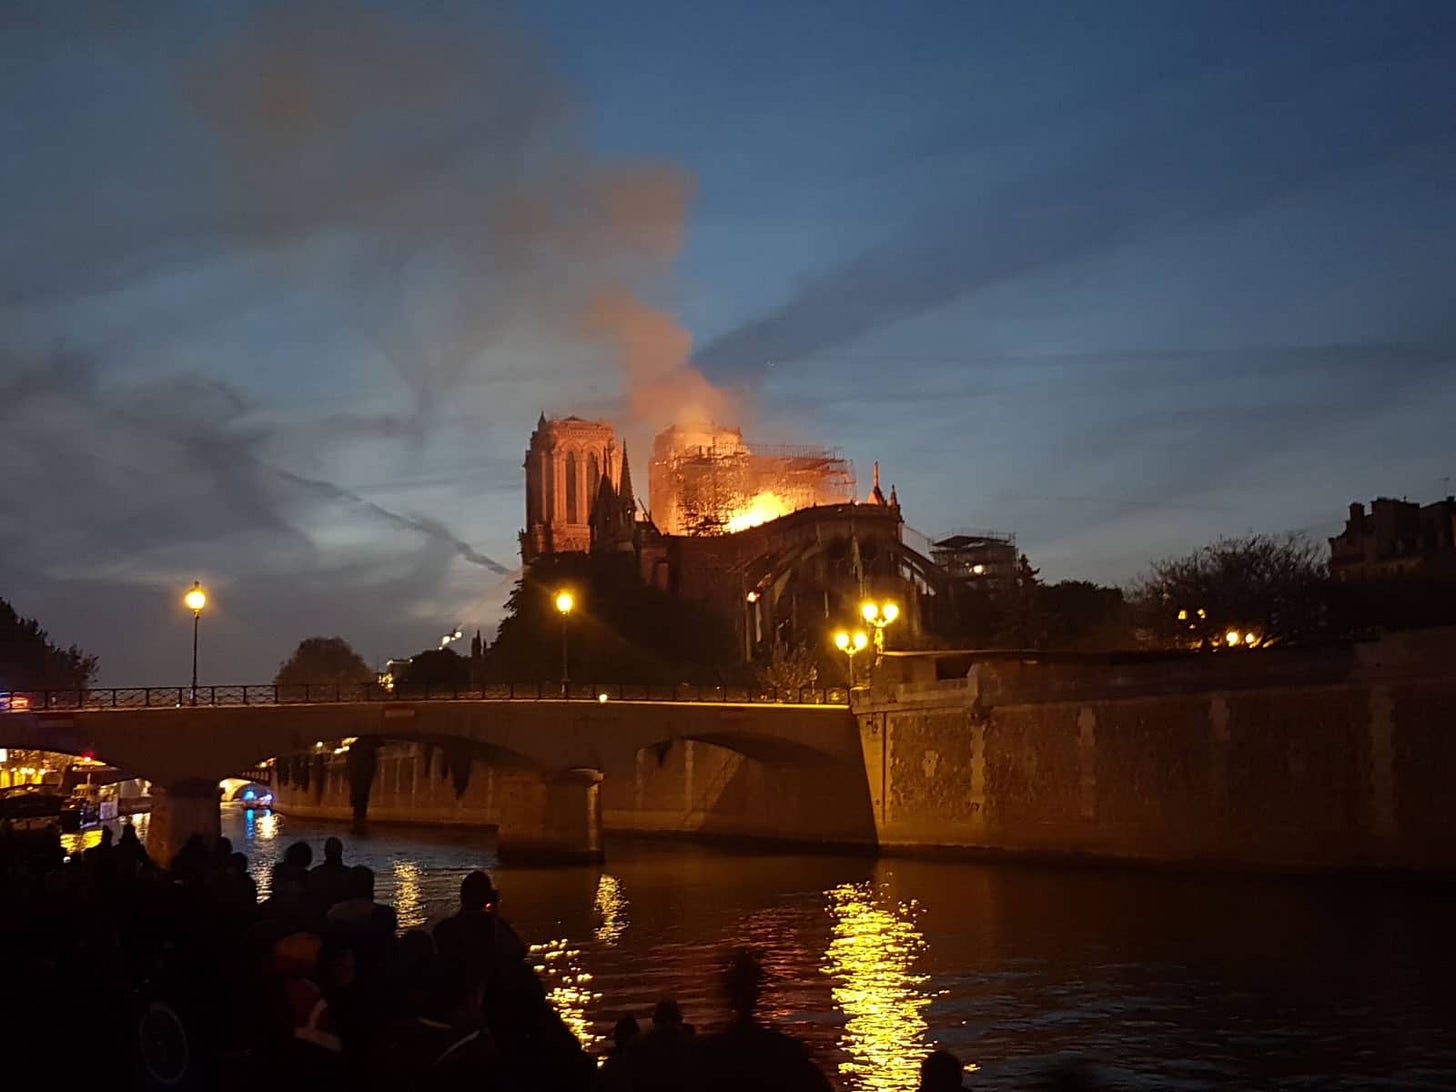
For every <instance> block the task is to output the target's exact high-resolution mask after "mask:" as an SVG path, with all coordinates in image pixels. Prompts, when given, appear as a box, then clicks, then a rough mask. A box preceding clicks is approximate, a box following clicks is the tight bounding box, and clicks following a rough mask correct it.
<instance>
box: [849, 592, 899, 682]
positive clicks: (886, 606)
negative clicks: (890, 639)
mask: <svg viewBox="0 0 1456 1092" xmlns="http://www.w3.org/2000/svg"><path fill="white" fill-rule="evenodd" d="M859 615H860V617H861V618H863V619H864V620H865V621H866V622H868V623H869V624H870V625H872V626H874V627H875V666H876V667H879V666H880V660H881V658H882V657H883V656H884V655H885V627H886V626H888V625H889V624H890V623H891V622H893V621H894V620H895V619H896V618H898V617H900V607H899V605H898V604H895V603H892V602H890V601H889V600H888V599H887V600H885V601H884V602H883V603H876V602H875V601H874V600H873V599H866V600H865V601H864V602H863V603H861V604H860V605H859Z"/></svg>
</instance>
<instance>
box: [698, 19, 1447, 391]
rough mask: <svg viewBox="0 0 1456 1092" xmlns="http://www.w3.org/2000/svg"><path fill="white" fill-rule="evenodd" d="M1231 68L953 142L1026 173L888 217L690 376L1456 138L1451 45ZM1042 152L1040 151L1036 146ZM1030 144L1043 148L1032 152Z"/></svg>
mask: <svg viewBox="0 0 1456 1092" xmlns="http://www.w3.org/2000/svg"><path fill="white" fill-rule="evenodd" d="M1353 37H1354V36H1353V35H1347V36H1345V37H1343V38H1340V37H1337V38H1336V39H1335V40H1334V42H1333V44H1331V42H1323V43H1311V42H1307V41H1305V40H1304V39H1302V38H1301V39H1299V41H1298V49H1297V50H1295V49H1293V48H1290V49H1286V50H1285V51H1283V52H1282V53H1275V54H1274V55H1273V56H1266V57H1262V58H1260V60H1261V61H1263V62H1266V63H1265V65H1264V67H1263V68H1262V69H1260V68H1259V67H1258V65H1256V64H1255V63H1254V61H1253V58H1252V55H1251V56H1250V58H1249V63H1246V64H1241V65H1239V66H1238V67H1225V66H1224V63H1222V62H1220V63H1218V64H1214V63H1210V62H1208V61H1206V60H1205V61H1204V62H1203V63H1202V64H1201V65H1199V66H1194V67H1193V68H1192V69H1191V71H1189V72H1187V73H1184V74H1183V75H1181V76H1180V77H1178V78H1176V79H1169V78H1166V77H1163V76H1159V77H1158V79H1157V81H1156V82H1148V83H1145V84H1143V85H1142V86H1141V87H1140V88H1138V92H1139V93H1138V94H1136V95H1131V94H1128V93H1127V91H1126V90H1125V89H1119V90H1118V93H1117V97H1116V98H1115V99H1112V100H1104V101H1100V102H1090V103H1085V104H1083V105H1082V106H1081V107H1080V108H1079V109H1076V110H1073V111H1072V112H1071V113H1070V120H1069V121H1068V122H1067V123H1066V124H1064V125H1060V126H1058V125H1055V124H1053V123H1048V125H1047V128H1046V130H1045V131H1043V132H1041V133H1040V134H1027V133H1024V132H1022V133H1018V134H1017V135H1018V139H1019V140H1020V142H1021V145H1022V146H1021V147H1018V148H1017V149H1016V154H1015V155H1014V156H1012V155H1011V154H1010V153H1011V149H1010V148H1009V147H1008V146H1005V145H996V144H990V145H982V146H975V145H964V144H959V143H956V142H957V141H959V140H960V139H962V134H960V133H956V132H952V133H947V134H946V135H945V139H946V140H947V142H948V144H947V145H946V147H944V148H942V149H939V150H936V149H932V148H928V147H922V148H921V150H920V153H921V154H924V155H931V154H936V153H937V151H938V152H939V154H941V155H944V156H947V157H949V158H952V159H955V160H963V161H968V162H970V163H972V164H980V163H982V162H987V161H989V162H993V163H994V162H995V161H996V159H997V157H998V156H1005V157H1006V158H1007V159H1008V161H1009V162H1025V163H1026V164H1027V165H1026V166H1024V167H1022V168H1021V169H1020V170H1019V171H1018V173H1017V174H1016V175H1015V176H1014V177H1012V178H1011V179H1010V180H1009V181H1007V182H1005V183H1003V184H1001V185H999V186H998V187H996V188H990V189H988V188H987V186H986V185H985V184H984V183H982V182H981V181H980V177H981V174H982V173H985V172H981V171H977V170H970V171H967V172H965V179H964V184H961V185H954V186H952V187H951V193H950V194H949V196H944V197H942V198H940V199H938V200H934V201H929V202H925V203H924V204H922V205H920V206H918V207H915V208H905V209H897V208H895V207H893V206H892V207H891V208H889V209H888V210H886V216H887V218H888V219H889V220H890V223H891V225H892V227H891V231H890V233H889V234H890V238H889V239H888V240H887V241H886V242H884V243H881V244H878V245H875V246H873V247H871V248H869V249H867V250H864V251H861V252H860V253H858V254H856V255H855V256H853V257H851V258H850V259H848V260H846V261H844V262H842V263H840V264H838V265H835V266H832V267H830V268H828V269H825V270H823V271H822V272H820V273H818V274H817V275H815V276H812V277H810V278H808V279H807V280H805V281H804V282H803V283H802V284H801V285H799V286H798V287H797V289H796V290H795V291H794V292H793V293H792V294H791V295H790V297H789V298H788V299H787V300H786V301H785V302H784V303H782V304H781V305H779V306H777V307H775V308H773V309H772V310H770V311H769V312H768V313H766V314H763V315H760V316H758V317H756V318H753V319H751V320H749V321H747V322H745V323H743V324H742V325H740V326H739V327H737V328H735V329H732V330H729V331H727V332H726V333H724V334H722V335H721V336H719V337H717V338H716V339H715V340H713V341H712V342H710V343H708V344H706V345H704V346H703V347H701V348H700V350H699V351H698V353H697V355H696V357H695V362H696V363H697V364H698V365H699V366H700V367H701V368H703V369H704V370H705V371H706V372H707V374H708V375H710V376H711V377H715V378H718V379H723V380H726V379H730V378H731V379H734V380H738V381H746V380H753V379H757V378H759V377H760V376H761V374H762V369H763V368H764V366H765V365H766V364H768V363H770V362H771V363H773V364H775V365H778V364H783V363H788V362H793V361H797V360H803V359H805V358H808V357H811V356H813V355H814V354H816V353H819V352H821V351H823V350H825V349H828V348H831V347H835V346H840V345H843V344H845V343H848V342H851V341H853V340H854V339H856V338H859V337H861V336H863V335H865V334H868V333H870V332H872V331H876V330H880V329H882V328H885V327H888V326H890V325H892V324H894V323H897V322H900V321H903V320H906V319H910V318H914V317H916V316H920V315H923V314H925V313H927V312H929V311H931V310H933V309H935V308H937V307H940V306H942V305H944V304H947V303H949V302H951V301H953V300H957V299H960V298H962V297H967V296H970V295H972V294H975V293H978V292H984V291H986V290H988V289H991V288H993V287H995V286H998V285H1002V284H1005V283H1009V282H1015V281H1021V280H1024V279H1027V278H1031V277H1033V276H1034V275H1036V274H1038V273H1040V272H1043V271H1046V270H1050V269H1056V268H1059V267H1062V266H1064V265H1067V264H1068V263H1071V262H1073V261H1077V260H1080V259H1083V258H1086V257H1088V256H1092V255H1097V254H1102V253H1106V252H1108V251H1111V250H1114V249H1116V248H1119V247H1121V246H1124V245H1126V244H1129V243H1131V242H1134V241H1140V240H1145V239H1149V238H1154V237H1157V236H1159V235H1166V234H1170V233H1174V234H1175V233H1178V232H1182V231H1186V230H1188V229H1189V228H1191V227H1194V226H1197V225H1200V224H1206V223H1210V222H1216V221H1220V220H1226V219H1229V218H1234V217H1238V216H1240V215H1244V214H1247V213H1249V212H1251V211H1254V210H1257V209H1260V208H1263V207H1266V206H1268V205H1270V204H1272V203H1275V202H1278V201H1280V200H1281V199H1283V198H1285V197H1287V196H1289V195H1291V194H1294V193H1297V192H1299V191H1301V190H1303V189H1307V188H1309V187H1312V186H1314V185H1316V184H1318V183H1320V182H1321V181H1322V180H1324V179H1327V178H1329V177H1331V176H1334V175H1338V174H1340V173H1342V172H1347V171H1353V170H1358V169H1362V168H1367V167H1370V166H1372V165H1376V164H1379V163H1382V162H1384V161H1387V160H1389V159H1391V158H1392V157H1396V156H1399V155H1401V154H1403V153H1405V152H1407V151H1409V150H1410V149H1412V148H1416V147H1419V146H1422V145H1425V144H1427V143H1431V142H1436V141H1440V140H1443V139H1449V138H1450V137H1451V136H1452V135H1453V133H1456V109H1453V107H1452V106H1451V105H1450V104H1451V102H1452V101H1453V94H1456V80H1453V78H1452V74H1451V69H1450V66H1449V63H1448V61H1447V59H1446V58H1445V57H1443V56H1442V55H1441V47H1440V46H1439V45H1438V44H1436V43H1433V42H1432V41H1430V40H1429V39H1426V40H1419V39H1415V38H1407V39H1401V38H1398V37H1393V36H1392V35H1390V34H1386V33H1379V32H1376V33H1372V34H1371V36H1370V38H1369V39H1368V40H1358V41H1352V39H1353ZM1033 136H1035V137H1037V138H1039V139H1033ZM1027 146H1032V147H1039V149H1040V150H1039V151H1038V152H1037V153H1036V154H1032V153H1029V152H1028V151H1027V150H1026V147H1027Z"/></svg>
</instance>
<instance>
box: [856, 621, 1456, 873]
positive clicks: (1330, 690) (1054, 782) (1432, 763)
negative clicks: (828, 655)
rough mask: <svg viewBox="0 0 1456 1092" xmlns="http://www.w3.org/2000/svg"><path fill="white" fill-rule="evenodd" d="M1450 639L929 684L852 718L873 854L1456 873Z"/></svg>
mask: <svg viewBox="0 0 1456 1092" xmlns="http://www.w3.org/2000/svg"><path fill="white" fill-rule="evenodd" d="M1449 638H1450V635H1449V634H1446V635H1427V636H1426V637H1425V638H1422V639H1420V640H1415V641H1411V640H1404V641H1394V642H1390V641H1387V642H1378V643H1370V644H1368V645H1365V646H1359V647H1356V648H1354V649H1346V650H1344V651H1343V652H1341V653H1340V654H1339V655H1332V654H1330V653H1328V652H1318V653H1311V654H1308V655H1301V654H1296V653H1289V654H1281V655H1280V656H1279V657H1278V658H1273V657H1271V658H1270V659H1268V660H1266V661H1264V662H1265V663H1267V664H1269V665H1270V670H1269V671H1263V670H1261V666H1262V665H1261V663H1260V660H1259V657H1260V656H1261V655H1263V653H1260V652H1240V653H1234V654H1224V659H1223V661H1222V663H1219V662H1216V661H1218V660H1219V655H1217V654H1215V655H1213V656H1208V657H1205V658H1204V661H1203V663H1202V664H1200V663H1198V662H1197V661H1196V660H1190V659H1188V658H1182V659H1178V660H1176V661H1170V662H1162V663H1160V662H1148V663H1143V664H1139V663H1136V662H1131V661H1129V662H1123V663H1119V664H1112V663H1105V664H1097V663H1095V662H1089V661H1086V660H1083V661H1079V662H1073V663H1067V662H1062V663H1057V662H1047V663H1041V664H1038V663H1036V662H1035V661H1034V660H1030V659H1028V660H1022V661H1009V660H1005V659H1003V660H1000V661H986V662H982V663H979V664H976V665H975V666H973V667H972V669H971V671H970V674H969V676H968V677H966V678H963V679H952V680H940V681H925V680H924V677H923V673H922V677H921V679H920V680H919V681H910V682H905V683H900V684H892V685H890V686H887V687H882V688H879V689H875V690H871V691H869V692H867V693H865V694H864V695H862V697H861V698H860V700H858V701H857V702H856V704H855V711H856V715H857V717H858V720H859V724H860V734H861V743H862V746H863V749H864V755H865V768H866V775H867V778H868V781H869V786H870V795H871V799H872V806H873V809H874V815H875V823H876V829H877V840H878V842H879V845H880V846H881V848H882V849H885V850H890V851H915V850H922V851H923V850H948V849H949V850H959V851H963V852H973V853H986V854H1023V855H1025V854H1029V855H1037V856H1046V857H1062V858H1065V857H1079V856H1085V857H1100V858H1116V859H1122V860H1138V861H1150V862H1152V861H1156V862H1164V863H1171V862H1178V863H1202V864H1213V865H1232V866H1239V867H1256V868H1258V867H1266V868H1271V869H1293V870H1302V869H1311V870H1329V869H1360V868H1399V869H1413V870H1450V869H1456V822H1453V821H1456V792H1453V780H1456V671H1453V670H1452V668H1453V667H1456V641H1452V640H1450V639H1449ZM1301 659H1302V660H1303V661H1304V664H1305V669H1306V670H1305V671H1304V674H1305V675H1306V676H1307V680H1306V681H1304V682H1301V681H1300V675H1301V667H1300V661H1301ZM1270 677H1273V678H1277V679H1278V680H1279V684H1278V685H1268V684H1267V681H1266V680H1268V679H1269V678H1270ZM1261 681H1264V684H1263V685H1261ZM1039 694H1043V695H1046V696H1047V697H1046V698H1045V699H1044V700H1037V698H1038V695H1039Z"/></svg>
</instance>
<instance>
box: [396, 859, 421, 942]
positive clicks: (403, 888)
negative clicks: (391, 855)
mask: <svg viewBox="0 0 1456 1092" xmlns="http://www.w3.org/2000/svg"><path fill="white" fill-rule="evenodd" d="M421 875H422V873H421V872H420V866H419V865H417V864H415V862H414V861H395V862H394V911H395V913H396V914H397V915H398V917H399V927H400V928H401V929H419V928H422V927H423V926H424V924H425V900H424V897H423V896H422V895H421V893H420V876H421Z"/></svg>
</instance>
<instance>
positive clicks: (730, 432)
mask: <svg viewBox="0 0 1456 1092" xmlns="http://www.w3.org/2000/svg"><path fill="white" fill-rule="evenodd" d="M648 484H649V488H650V490H651V506H652V518H653V521H654V522H655V523H656V524H657V526H658V528H659V529H660V530H662V531H663V532H665V533H666V534H670V535H719V534H732V533H735V532H738V531H743V530H747V529H748V528H749V527H756V526H758V525H759V524H762V523H767V522H768V521H769V520H773V519H777V518H778V517H780V516H784V515H787V514H789V513H790V512H794V511H797V510H799V509H800V508H810V507H813V506H816V505H824V504H843V503H846V502H849V501H852V500H853V499H854V496H855V479H854V468H853V467H852V466H851V465H850V463H849V462H848V461H847V460H846V459H845V458H844V457H843V454H842V453H841V452H839V451H837V450H834V449H830V448H817V447H783V446H777V447H768V446H763V445H755V446H753V447H751V448H750V446H749V445H748V444H747V443H746V442H745V441H744V439H743V433H742V431H741V430H739V429H737V428H729V427H726V426H722V425H704V426H688V427H684V426H677V425H675V426H673V427H671V428H668V429H665V430H663V431H662V432H661V433H659V434H658V436H657V439H656V440H655V441H654V442H653V445H652V465H651V467H650V468H649V482H648Z"/></svg>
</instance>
